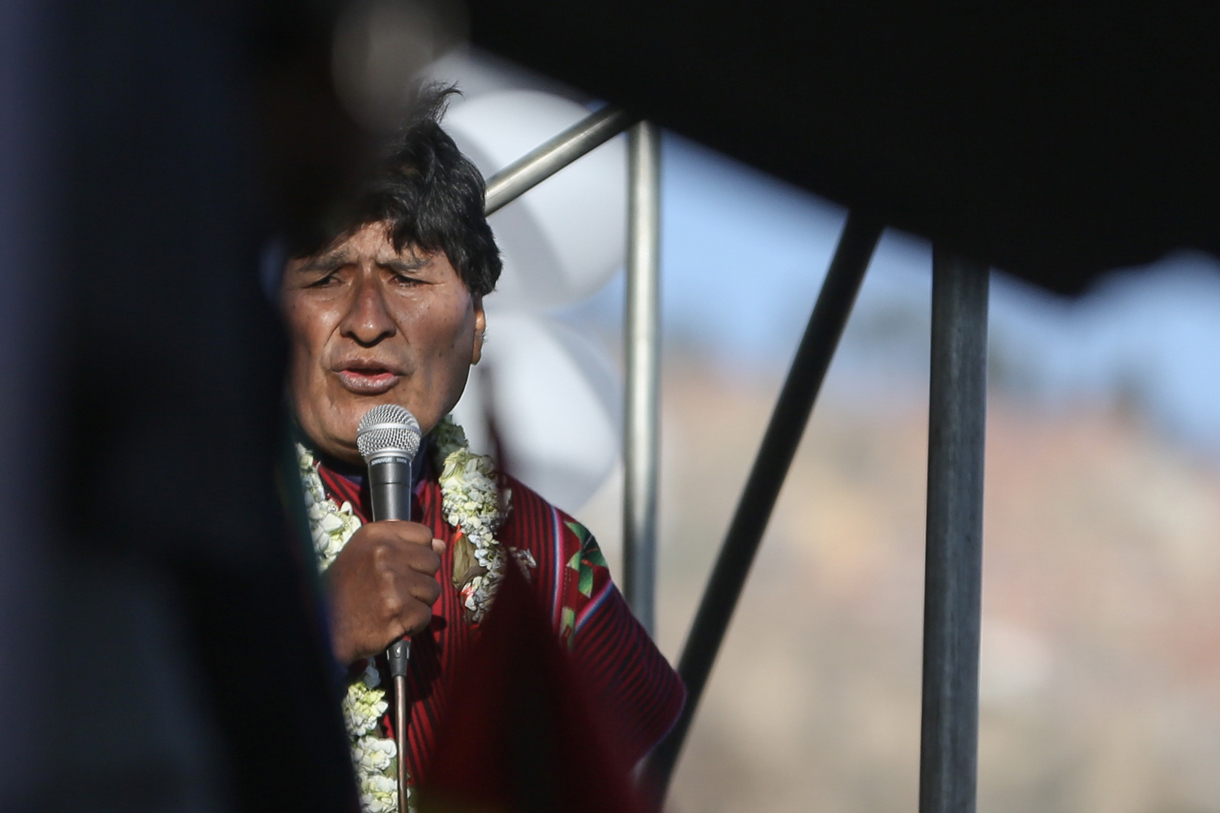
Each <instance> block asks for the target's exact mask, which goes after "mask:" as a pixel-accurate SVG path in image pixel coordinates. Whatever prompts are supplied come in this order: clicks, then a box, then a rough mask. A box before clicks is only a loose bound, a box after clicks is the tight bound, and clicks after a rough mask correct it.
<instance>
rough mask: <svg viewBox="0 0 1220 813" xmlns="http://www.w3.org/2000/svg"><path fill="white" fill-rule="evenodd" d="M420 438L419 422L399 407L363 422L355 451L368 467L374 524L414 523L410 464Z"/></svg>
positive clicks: (383, 408)
mask: <svg viewBox="0 0 1220 813" xmlns="http://www.w3.org/2000/svg"><path fill="white" fill-rule="evenodd" d="M420 435H421V433H420V431H419V421H417V420H415V416H414V415H412V414H411V413H410V411H409V410H407V409H406V408H405V407H401V406H399V405H398V404H380V405H379V406H375V407H373V408H372V409H370V410H369V411H368V412H366V413H364V417H363V418H361V419H360V426H359V427H357V428H356V448H357V449H359V450H360V456H361V457H363V458H364V462H365V463H366V464H367V465H368V467H369V497H370V502H371V503H372V509H373V522H381V521H382V520H386V519H403V520H409V519H411V485H412V483H411V463H412V462H413V461H414V460H415V455H416V454H417V453H418V452H419V442H420Z"/></svg>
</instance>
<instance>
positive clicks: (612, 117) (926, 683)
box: [486, 106, 990, 813]
mask: <svg viewBox="0 0 1220 813" xmlns="http://www.w3.org/2000/svg"><path fill="white" fill-rule="evenodd" d="M624 131H629V136H628V138H629V142H628V144H629V146H628V173H629V177H628V207H629V208H628V229H627V233H628V255H627V256H628V260H627V303H626V317H625V325H624V336H623V342H624V345H625V347H624V350H625V353H624V357H625V358H626V366H627V370H626V377H627V388H626V410H625V416H626V418H625V422H626V426H625V427H624V444H623V461H624V471H625V478H624V479H625V483H624V499H623V559H624V565H625V567H624V578H623V592H624V594H625V595H626V597H627V600H628V602H629V603H630V605H631V608H632V610H633V611H634V612H635V614H636V616H637V617H638V618H639V620H640V622H641V623H642V624H643V625H644V626H645V627H646V628H647V629H648V630H649V632H652V631H653V628H654V623H655V617H654V616H655V590H656V577H655V573H656V535H657V483H658V477H657V475H658V445H659V444H658V440H659V438H658V430H657V425H658V412H659V409H658V407H659V394H660V389H659V381H660V285H659V281H660V268H659V257H660V245H659V244H660V161H661V144H660V129H659V128H658V127H657V126H656V125H654V124H652V123H650V122H647V121H638V120H637V119H636V118H635V117H633V116H631V115H630V114H629V113H627V112H625V111H623V110H620V109H618V108H616V107H614V106H607V107H605V108H603V109H601V110H599V111H597V112H595V113H593V114H591V115H590V116H588V117H587V118H586V119H584V120H583V121H580V122H578V123H577V124H575V125H573V126H572V127H570V128H568V129H567V130H565V131H564V132H562V133H560V134H558V135H556V136H555V137H554V138H553V139H551V140H549V141H547V142H546V143H545V144H542V145H540V146H539V147H538V148H537V149H535V150H533V151H531V152H530V153H529V154H527V155H525V156H523V157H522V158H520V159H518V160H517V161H515V162H513V163H512V164H510V165H509V166H508V167H506V168H504V169H503V170H501V171H500V172H498V173H496V174H495V175H493V176H492V177H491V178H489V179H488V180H487V198H486V200H487V203H486V211H487V213H488V214H491V213H492V212H494V211H496V210H497V209H499V208H501V207H503V206H504V205H506V204H507V203H509V202H511V201H512V200H514V199H515V198H517V197H518V196H520V195H522V194H524V193H526V192H527V191H528V190H530V189H532V188H533V187H534V186H536V185H538V184H539V183H541V182H542V181H544V180H546V179H547V178H549V177H550V176H551V175H553V174H555V173H556V172H558V171H560V170H561V169H563V168H564V167H566V166H568V165H569V164H571V163H572V162H574V161H576V160H577V159H579V158H580V157H581V156H583V155H586V154H587V153H589V152H590V151H592V150H594V149H596V148H597V147H599V146H601V145H602V144H604V143H606V142H607V141H609V140H610V139H611V138H614V137H615V136H617V135H620V134H621V133H622V132H624ZM883 229H884V224H883V223H881V222H879V221H877V220H875V219H873V218H870V217H868V216H867V215H864V214H860V213H857V212H851V213H849V215H848V218H847V222H846V223H845V224H844V226H843V232H842V234H841V235H840V237H839V243H838V246H837V247H836V249H835V254H834V257H833V258H832V259H831V263H830V268H829V269H828V271H827V274H826V279H825V281H824V282H823V284H822V290H821V292H820V293H819V295H818V298H817V302H816V303H815V304H814V308H813V313H812V314H811V315H810V318H809V323H808V325H807V326H806V328H805V333H804V336H803V337H802V339H801V343H800V345H799V347H798V348H797V351H796V357H795V358H794V359H793V362H792V366H791V368H790V369H789V371H788V375H787V378H786V379H785V381H784V385H783V388H782V389H781V391H780V395H779V398H778V400H777V402H776V405H775V408H774V411H773V412H772V414H771V419H770V422H769V424H768V426H767V429H766V433H765V434H764V435H763V440H762V444H761V446H760V448H759V450H758V454H757V456H756V457H755V459H754V464H753V467H752V468H751V470H750V474H749V477H748V479H747V481H746V485H745V488H744V489H743V491H742V495H741V498H740V500H739V502H738V505H737V508H736V511H735V513H734V515H733V518H732V520H731V522H730V524H729V528H728V531H727V533H726V535H725V539H724V543H723V545H722V546H721V549H720V553H719V555H718V557H717V560H716V564H715V566H714V567H713V569H712V575H711V578H710V579H709V581H708V584H707V587H706V589H705V590H704V594H703V597H702V599H701V601H700V603H699V608H698V610H697V612H696V614H695V620H694V623H693V624H692V626H691V631H690V633H689V634H688V636H687V639H686V643H685V645H684V646H683V650H682V655H681V658H680V660H679V664H678V673H679V674H680V675H681V677H682V680H683V682H684V683H685V684H686V688H687V692H688V696H687V703H686V708H685V709H684V710H683V713H682V716H681V718H680V719H679V720H678V722H677V724H676V725H675V726H674V729H673V730H672V731H671V732H670V734H669V736H668V737H667V738H666V739H665V740H664V741H663V742H662V743H661V744H660V745H659V746H658V747H657V748H656V750H655V751H654V752H653V754H652V755H651V756H650V758H649V761H648V763H647V765H646V767H645V771H644V774H643V776H644V777H645V781H646V782H647V783H648V784H649V787H648V788H647V790H648V791H649V792H651V793H654V794H655V796H656V798H657V799H658V801H663V800H664V797H665V794H666V792H667V790H668V787H669V782H670V779H671V777H672V775H673V771H674V768H675V766H676V765H677V761H678V757H679V756H680V754H681V750H682V745H683V743H684V741H685V739H686V734H687V732H688V731H689V730H690V726H691V723H692V722H693V720H694V717H695V713H696V711H697V710H698V706H699V700H700V698H701V696H702V694H703V689H704V687H705V686H706V685H707V680H708V677H709V676H710V674H711V670H712V666H713V665H714V663H715V660H716V654H717V653H718V652H719V650H720V645H721V643H722V642H723V640H724V636H725V633H726V632H727V630H728V625H729V622H730V620H731V619H732V616H733V611H734V609H735V608H736V605H737V601H738V599H739V598H740V596H741V591H742V589H743V587H744V586H745V582H746V578H747V577H748V575H749V572H750V567H751V565H752V564H753V562H754V557H755V555H756V554H757V552H758V547H759V544H760V543H761V541H762V536H763V532H764V531H765V530H766V527H767V522H768V520H769V519H770V517H771V512H772V509H773V508H774V507H775V502H776V500H777V499H778V497H779V492H780V489H781V488H782V486H783V484H784V479H785V477H786V476H787V473H788V468H789V466H790V465H791V463H792V459H793V457H794V456H795V454H796V449H797V446H798V445H799V444H800V441H801V437H802V435H803V434H804V430H805V426H806V424H807V423H808V420H809V415H810V413H811V412H812V410H813V405H814V403H815V402H816V400H817V396H818V392H819V391H820V389H821V386H822V381H823V379H824V378H825V376H826V371H827V369H828V368H829V367H830V362H831V360H832V359H833V357H834V353H835V350H836V348H837V347H838V343H839V338H840V337H841V336H842V334H843V328H844V326H845V325H846V324H847V319H848V317H849V316H850V314H851V309H852V306H853V305H854V304H855V300H856V295H857V293H858V292H859V290H860V285H861V283H862V282H863V280H864V274H865V272H866V271H867V269H868V265H869V262H870V261H871V259H872V255H873V251H874V249H875V248H876V246H877V242H878V240H879V239H880V238H881V233H882V231H883ZM932 275H933V279H932V361H931V371H930V375H931V386H930V410H929V433H928V434H929V440H928V495H927V548H926V564H925V577H924V578H925V582H924V639H923V704H922V724H921V736H920V740H921V742H920V782H919V785H920V788H919V811H920V813H967V811H970V812H972V811H973V810H974V809H975V795H976V786H977V763H978V667H979V628H980V627H979V625H980V596H981V585H982V535H983V533H982V531H983V459H984V426H985V418H986V379H987V369H986V363H987V297H988V282H989V276H990V270H989V269H988V268H987V267H986V266H985V265H982V264H979V263H974V262H971V261H969V260H967V259H964V258H961V257H957V256H954V255H952V254H947V253H945V252H943V251H940V250H938V249H937V250H934V258H933V269H932Z"/></svg>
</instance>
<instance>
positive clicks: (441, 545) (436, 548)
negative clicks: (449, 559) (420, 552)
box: [432, 539, 445, 556]
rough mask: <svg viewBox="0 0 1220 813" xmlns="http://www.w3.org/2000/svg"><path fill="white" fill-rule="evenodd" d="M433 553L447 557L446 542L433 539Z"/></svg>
mask: <svg viewBox="0 0 1220 813" xmlns="http://www.w3.org/2000/svg"><path fill="white" fill-rule="evenodd" d="M432 551H433V552H434V553H435V554H436V555H437V556H444V555H445V540H443V539H433V540H432Z"/></svg>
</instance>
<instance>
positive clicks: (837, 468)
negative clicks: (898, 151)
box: [437, 57, 1220, 813]
mask: <svg viewBox="0 0 1220 813" xmlns="http://www.w3.org/2000/svg"><path fill="white" fill-rule="evenodd" d="M464 58H465V57H461V58H459V60H458V62H456V63H452V64H449V65H448V66H442V67H441V68H440V69H439V70H438V71H437V74H438V75H439V76H441V77H443V78H456V79H458V80H459V81H460V82H461V84H462V86H463V89H464V90H465V92H466V98H467V99H470V100H475V99H479V98H480V97H481V96H484V95H486V94H492V93H495V92H498V91H502V90H504V89H506V88H528V89H534V90H543V91H546V92H551V93H558V94H560V95H564V96H566V97H567V98H569V99H572V100H575V101H578V102H580V103H582V104H587V103H589V102H590V101H591V100H587V99H582V98H581V97H580V95H579V94H578V93H574V92H572V91H571V90H570V89H565V88H561V87H558V86H556V85H554V84H553V83H549V82H547V81H546V80H544V79H541V78H539V77H536V76H531V75H528V74H525V73H523V72H521V71H519V70H518V69H515V68H513V67H512V66H510V65H506V64H502V63H498V62H496V61H495V60H488V59H486V58H482V61H481V62H479V60H478V59H476V60H475V62H476V64H473V65H472V64H470V63H462V62H461V59H464ZM465 103H466V102H460V103H459V104H465ZM456 109H457V110H459V111H460V107H458V108H456ZM460 118H461V114H460V113H459V114H458V116H457V118H455V119H454V120H455V121H457V120H459V119H460ZM469 118H470V117H469V116H468V117H467V120H469ZM620 148H621V147H620ZM510 157H511V156H510ZM616 177H617V176H616ZM548 183H550V182H548ZM602 188H603V189H604V187H602ZM616 194H619V195H621V194H622V192H621V190H618V191H617V192H616ZM662 198H663V217H662V231H663V238H662V252H663V262H662V280H663V322H664V335H665V340H664V366H663V392H662V436H663V449H662V454H661V461H662V487H661V494H660V505H661V521H662V530H661V538H660V570H659V604H658V608H659V620H658V623H659V642H660V645H661V647H662V649H663V650H664V651H665V653H666V654H667V655H668V656H669V657H670V658H671V659H672V660H674V661H675V662H676V660H677V657H678V654H679V653H680V651H681V646H682V643H683V640H684V638H685V635H686V632H687V629H688V627H689V624H690V621H691V618H692V615H693V612H694V608H695V606H696V604H697V601H698V599H699V595H700V592H701V590H702V587H703V584H704V581H705V579H706V577H707V575H708V572H709V570H710V568H711V564H712V561H713V559H714V557H715V554H716V551H717V548H718V546H719V544H720V542H721V539H722V536H723V533H724V531H725V528H726V526H727V523H728V519H729V517H730V515H731V513H732V511H733V508H734V505H735V503H736V500H737V497H738V494H739V493H740V490H741V486H742V484H743V482H744V479H745V476H746V473H747V471H748V469H749V467H750V465H751V463H752V460H753V455H754V453H755V451H756V450H757V446H758V442H759V440H760V438H761V435H762V432H763V428H764V426H765V424H766V421H767V419H768V417H769V414H770V410H771V407H772V404H773V402H774V399H775V397H776V395H777V393H778V389H779V386H780V382H781V381H782V378H783V375H784V372H785V371H786V367H787V365H788V363H789V361H790V359H791V357H792V354H793V352H794V350H795V348H796V344H797V341H798V340H799V337H800V335H801V332H802V330H803V327H804V323H805V320H806V319H807V318H808V315H809V312H810V310H811V308H812V305H813V302H814V299H815V298H816V296H817V292H818V289H819V287H820V284H821V281H822V277H823V276H824V274H825V270H826V267H827V264H828V262H829V259H830V256H831V253H832V252H833V249H834V245H835V241H836V239H837V236H838V231H839V229H840V227H841V225H842V223H843V219H844V217H845V213H844V211H843V210H842V209H840V208H838V207H836V206H835V205H833V204H831V203H828V202H826V201H823V200H819V199H817V198H815V197H813V196H811V195H808V194H806V193H804V192H801V191H799V190H796V189H793V188H791V187H788V186H785V185H783V184H781V183H779V182H777V181H774V180H773V179H770V178H768V177H767V176H764V175H762V174H760V173H757V172H755V171H753V170H751V169H749V168H746V167H744V166H742V165H740V164H737V163H735V162H733V161H731V160H728V159H726V158H724V157H722V156H720V155H717V154H715V153H712V152H710V151H708V150H706V149H704V148H702V147H700V146H698V145H696V144H693V143H690V142H688V141H685V140H683V139H681V138H678V137H675V136H668V135H667V136H666V140H665V143H664V154H663V190H662ZM616 205H618V204H616ZM506 211H507V210H506ZM615 211H617V209H615ZM495 225H496V222H495V221H494V220H493V226H495ZM615 228H621V224H620V225H618V226H615ZM1218 271H1220V263H1217V262H1216V261H1215V260H1214V259H1213V258H1210V257H1207V256H1202V255H1192V254H1179V255H1174V256H1169V257H1166V258H1164V259H1163V260H1161V261H1160V262H1158V263H1156V264H1155V265H1154V266H1152V267H1150V268H1148V269H1116V271H1115V273H1114V274H1112V275H1111V276H1109V277H1108V278H1107V279H1106V280H1105V281H1103V283H1102V284H1100V285H1099V286H1098V287H1097V288H1096V289H1095V290H1092V291H1090V292H1088V293H1087V294H1086V295H1085V296H1083V297H1082V298H1080V299H1077V300H1065V299H1061V298H1057V297H1054V296H1051V295H1048V294H1045V293H1043V292H1041V291H1038V290H1034V289H1031V288H1029V287H1027V286H1024V285H1023V284H1021V283H1018V282H1015V281H1014V280H1012V279H1011V278H1008V277H1005V276H1004V275H1003V273H1002V272H996V273H995V274H994V275H993V282H992V301H991V314H990V321H991V324H990V347H989V357H990V362H989V375H990V395H989V399H990V400H989V411H988V436H987V469H986V503H985V540H984V587H983V631H982V637H983V640H982V665H981V687H980V688H981V704H982V708H981V732H980V751H981V753H980V778H979V783H980V797H979V809H980V810H982V811H987V813H1007V812H1008V811H1012V812H1013V813H1016V811H1034V810H1036V811H1040V813H1058V812H1059V811H1063V812H1064V813H1066V812H1067V811H1072V812H1073V813H1204V812H1205V811H1220V770H1217V769H1218V768H1220V647H1217V643H1218V642H1220V466H1218V463H1220V410H1218V409H1217V406H1220V353H1217V349H1218V348H1220V318H1218V317H1220V273H1217V272H1218ZM622 299H623V278H622V274H621V273H620V274H618V275H617V276H615V277H613V279H612V280H611V281H610V282H609V284H607V285H605V286H604V287H603V288H601V290H599V291H598V292H597V293H596V294H594V295H593V296H592V297H591V298H588V299H585V300H583V301H582V302H581V303H580V304H578V305H575V306H569V307H566V308H561V309H558V310H555V309H552V310H550V311H549V312H548V313H546V314H545V318H546V319H549V320H558V321H559V322H562V323H566V325H567V326H568V327H569V328H571V330H570V333H572V334H573V335H579V336H580V337H582V338H583V339H585V340H589V341H590V342H592V343H593V344H595V345H597V346H599V347H600V350H601V351H602V353H603V354H604V355H605V356H607V357H608V358H610V359H614V360H616V362H617V363H618V365H619V369H620V371H621V363H622V359H621V344H622V335H621V322H622ZM930 300H931V253H930V248H929V246H928V245H927V244H926V243H924V242H922V241H920V240H919V239H917V238H914V237H911V236H909V235H903V234H899V233H896V232H889V233H887V234H886V236H885V237H884V238H883V240H882V243H881V246H880V247H879V249H878V252H877V254H876V256H875V257H874V260H873V263H872V266H871V268H870V271H869V273H868V276H867V278H866V281H865V284H864V287H863V290H862V293H861V296H860V299H859V302H858V304H857V306H856V309H855V312H854V313H853V315H852V317H851V321H850V322H849V325H848V328H847V331H846V334H845V336H844V339H843V343H842V345H841V348H840V351H839V353H838V355H837V357H836V359H835V362H834V364H833V365H832V367H831V370H830V373H829V376H828V379H827V381H826V385H825V388H824V390H823V393H822V396H821V398H820V401H819V403H818V405H817V407H816V409H815V412H814V416H813V419H812V421H811V423H810V425H809V427H808V430H807V432H806V434H805V439H804V442H803V444H802V446H801V448H800V451H799V454H798V456H797V458H796V461H795V464H794V466H793V469H792V472H791V474H790V475H789V477H788V480H787V484H786V486H785V488H784V491H783V493H782V495H781V498H780V501H779V505H778V507H777V509H776V512H775V515H774V517H773V519H772V521H771V524H770V527H769V530H768V533H767V535H766V537H765V539H764V543H763V546H762V551H761V554H760V557H759V560H758V562H757V564H756V566H755V570H754V572H753V574H752V575H751V578H750V581H749V584H748V585H747V588H746V592H745V595H744V597H743V600H742V603H741V605H740V607H739V609H738V612H737V614H736V617H735V620H734V623H733V626H732V628H731V630H730V634H729V637H728V641H727V643H726V646H725V647H724V649H723V650H722V652H721V654H720V658H719V660H718V662H717V666H716V669H715V671H714V672H713V675H712V679H711V683H710V687H709V691H708V694H707V695H706V697H705V698H704V702H703V705H702V707H701V709H700V712H699V715H698V717H697V718H696V721H695V724H694V727H693V729H692V734H691V737H690V739H689V741H688V744H687V748H686V751H685V753H684V756H683V758H682V760H681V762H680V765H679V769H678V772H677V775H676V779H675V785H674V789H673V794H672V797H671V805H670V808H671V810H673V811H676V812H677V813H695V812H696V811H698V812H699V813H716V812H717V811H742V810H751V811H776V812H777V813H782V812H785V811H798V810H799V811H807V810H817V811H823V812H824V813H839V811H842V812H843V813H847V812H848V811H851V812H852V813H874V812H875V813H881V811H886V812H887V813H890V812H891V811H895V810H913V809H914V808H915V806H916V803H917V798H918V797H917V790H918V761H919V707H920V657H921V655H920V648H921V640H920V639H921V629H922V620H921V616H922V592H923V537H924V500H925V491H924V488H925V477H926V454H927V397H928V394H927V378H928V347H929V330H930V310H931V304H930ZM488 307H489V336H490V342H491V343H490V345H489V347H490V348H492V349H493V350H494V349H495V348H496V342H497V337H498V334H497V331H498V330H500V331H501V333H500V334H499V335H500V336H505V335H506V334H505V333H504V331H505V329H506V328H511V327H512V324H510V323H509V322H508V321H506V319H510V318H511V319H517V320H518V321H519V320H520V319H521V318H523V317H520V316H511V315H510V316H504V315H501V316H500V324H501V325H502V326H503V327H501V328H498V327H497V324H498V323H497V303H496V300H495V298H494V296H493V297H492V299H491V300H489V304H488ZM529 318H531V319H532V318H534V317H532V316H531V317H529ZM509 333H510V334H511V331H509ZM507 338H508V339H509V340H510V342H509V343H510V344H511V343H512V341H513V336H512V335H508V336H507ZM500 340H501V341H504V339H500ZM603 394H604V392H603ZM613 420H618V418H617V417H614V418H613ZM552 428H553V427H551V426H549V425H548V426H545V427H544V429H547V430H550V429H552ZM602 442H603V445H604V439H603V441H602ZM598 476H599V477H600V476H601V475H598ZM526 479H527V482H529V479H528V478H526ZM539 487H540V488H541V485H540V486H539ZM621 488H622V484H621V466H618V467H617V468H616V469H615V470H614V473H613V474H612V475H611V476H610V477H609V479H608V480H607V481H606V482H605V484H604V485H603V486H602V487H601V488H600V490H598V491H597V492H596V494H594V496H593V497H592V498H591V499H588V500H586V501H582V502H583V504H582V505H580V506H579V507H577V506H575V505H571V506H568V505H565V506H564V507H571V508H574V509H575V510H574V513H575V514H576V515H577V516H578V517H579V518H580V519H581V520H582V521H584V522H585V523H586V524H587V525H588V526H589V527H590V528H591V529H592V530H593V531H594V533H595V534H596V535H597V536H598V538H599V539H600V540H601V542H602V545H603V547H604V548H605V549H606V552H607V556H608V559H609V560H610V563H611V567H612V569H613V570H614V571H615V572H616V573H618V572H621V567H620V562H621V521H622V520H621V496H622V492H621ZM545 493H546V491H545V490H544V494H545ZM560 504H561V505H563V502H562V501H561V502H560Z"/></svg>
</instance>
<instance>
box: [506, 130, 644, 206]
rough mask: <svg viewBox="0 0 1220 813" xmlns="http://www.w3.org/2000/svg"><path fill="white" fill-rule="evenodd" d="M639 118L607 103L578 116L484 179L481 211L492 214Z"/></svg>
mask: <svg viewBox="0 0 1220 813" xmlns="http://www.w3.org/2000/svg"><path fill="white" fill-rule="evenodd" d="M636 121H638V119H637V118H636V117H635V116H632V115H631V114H629V113H627V112H625V111H623V110H620V109H619V108H617V107H612V106H606V107H603V108H602V109H601V110H599V111H597V112H596V113H593V114H591V115H589V116H588V117H586V118H584V119H581V120H580V121H578V122H576V123H575V124H573V125H572V126H571V127H569V128H568V129H566V130H564V131H563V132H562V133H560V134H559V135H557V136H555V137H554V138H552V139H551V140H550V141H547V142H546V143H544V144H542V145H541V146H539V147H537V148H535V149H533V150H531V151H530V152H528V153H526V154H525V155H524V156H522V157H521V158H518V159H517V160H516V161H514V162H512V163H511V164H509V165H508V166H506V167H505V168H504V169H502V170H500V171H499V172H497V173H496V174H495V175H492V176H491V177H490V178H488V179H487V193H486V195H485V197H484V204H483V211H484V213H485V214H489V215H490V214H491V213H492V212H494V211H496V210H497V209H499V208H501V207H502V206H504V205H506V204H508V203H511V202H512V201H513V200H516V199H517V198H518V197H520V196H521V195H523V194H524V193H525V192H527V191H529V190H530V189H533V188H534V187H535V186H537V185H538V184H540V183H542V182H543V181H545V180H546V179H547V178H549V177H551V176H552V175H554V174H555V173H556V172H558V171H559V170H561V169H563V168H564V167H566V166H567V165H568V164H570V163H572V162H573V161H575V160H576V159H577V158H580V157H581V156H583V155H585V154H586V153H589V152H591V151H593V150H595V149H597V148H598V147H600V146H601V145H602V144H605V143H606V142H607V141H609V140H610V139H612V138H614V137H615V136H616V135H618V134H619V133H621V132H623V131H624V130H626V129H627V128H628V127H630V126H631V125H632V124H634V123H635V122H636Z"/></svg>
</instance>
